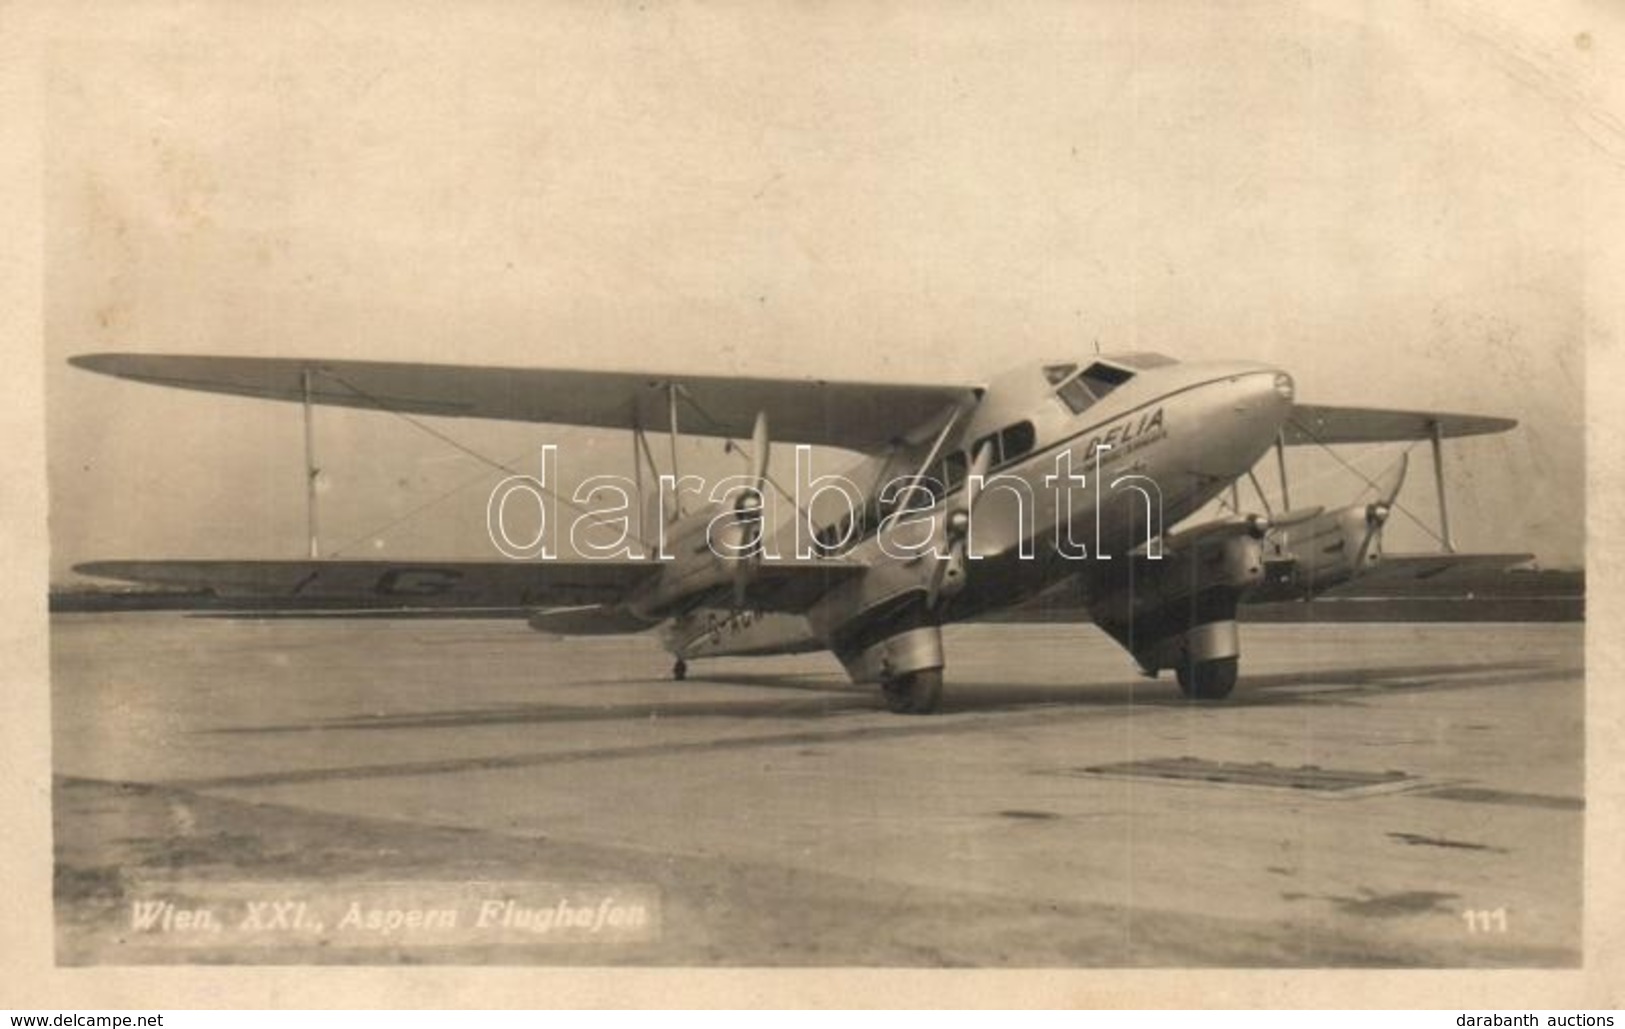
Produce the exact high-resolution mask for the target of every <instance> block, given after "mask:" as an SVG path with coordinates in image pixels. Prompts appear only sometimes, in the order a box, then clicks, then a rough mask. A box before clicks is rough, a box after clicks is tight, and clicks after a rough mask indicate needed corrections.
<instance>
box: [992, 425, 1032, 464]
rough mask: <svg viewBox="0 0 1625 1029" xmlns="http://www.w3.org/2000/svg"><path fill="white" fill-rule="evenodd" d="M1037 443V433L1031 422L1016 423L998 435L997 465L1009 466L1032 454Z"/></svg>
mask: <svg viewBox="0 0 1625 1029" xmlns="http://www.w3.org/2000/svg"><path fill="white" fill-rule="evenodd" d="M1037 442H1038V431H1037V430H1036V429H1034V428H1033V423H1032V422H1017V423H1016V424H1014V425H1012V426H1010V427H1009V428H1008V429H1005V430H1004V431H1003V432H1001V433H999V463H1000V464H1009V463H1010V462H1011V461H1014V460H1016V459H1018V458H1022V457H1025V456H1027V455H1028V454H1030V453H1032V450H1033V444H1035V443H1037Z"/></svg>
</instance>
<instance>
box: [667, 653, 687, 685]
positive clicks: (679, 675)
mask: <svg viewBox="0 0 1625 1029" xmlns="http://www.w3.org/2000/svg"><path fill="white" fill-rule="evenodd" d="M671 677H672V678H673V679H675V680H677V681H678V682H682V681H683V680H684V679H686V678H688V662H687V661H684V660H683V659H682V658H678V659H677V663H676V664H674V665H672V666H671Z"/></svg>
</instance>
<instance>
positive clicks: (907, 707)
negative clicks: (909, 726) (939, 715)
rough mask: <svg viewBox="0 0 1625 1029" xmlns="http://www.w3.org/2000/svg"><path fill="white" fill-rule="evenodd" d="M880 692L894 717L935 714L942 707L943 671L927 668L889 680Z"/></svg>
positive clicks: (882, 685)
mask: <svg viewBox="0 0 1625 1029" xmlns="http://www.w3.org/2000/svg"><path fill="white" fill-rule="evenodd" d="M880 692H881V693H882V694H884V695H885V697H886V710H888V711H890V712H891V713H892V714H894V715H930V714H935V713H936V711H937V709H938V708H940V707H941V706H942V669H940V668H925V669H921V670H920V671H918V672H910V673H909V674H907V675H900V676H898V677H897V678H895V679H887V680H886V681H885V682H883V683H881V684H880Z"/></svg>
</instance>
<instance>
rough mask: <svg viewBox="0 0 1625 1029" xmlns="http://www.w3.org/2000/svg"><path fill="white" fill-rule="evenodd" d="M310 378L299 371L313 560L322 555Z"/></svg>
mask: <svg viewBox="0 0 1625 1029" xmlns="http://www.w3.org/2000/svg"><path fill="white" fill-rule="evenodd" d="M310 379H311V372H310V369H309V368H306V369H304V370H303V372H301V373H300V382H301V385H302V386H303V388H304V407H305V527H306V529H307V530H308V532H309V534H310V559H311V560H312V561H314V560H316V559H317V558H319V557H321V556H322V555H321V547H320V546H319V545H318V543H317V533H316V525H317V522H316V478H317V476H319V475H321V469H320V468H318V467H316V423H315V412H314V405H312V404H311V402H310V394H311V389H310Z"/></svg>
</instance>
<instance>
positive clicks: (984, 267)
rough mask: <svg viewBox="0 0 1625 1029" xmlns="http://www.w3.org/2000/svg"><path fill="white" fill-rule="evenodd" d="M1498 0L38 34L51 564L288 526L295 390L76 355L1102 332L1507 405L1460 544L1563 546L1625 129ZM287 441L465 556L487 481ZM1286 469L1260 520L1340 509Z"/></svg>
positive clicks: (233, 25)
mask: <svg viewBox="0 0 1625 1029" xmlns="http://www.w3.org/2000/svg"><path fill="white" fill-rule="evenodd" d="M1513 6H1515V5H1508V6H1507V7H1506V8H1504V9H1497V8H1495V7H1494V6H1491V5H1479V4H1470V3H1465V2H1463V3H1443V4H1434V5H1415V4H1411V3H1408V2H1406V3H1398V2H1396V3H1382V2H1377V3H1370V4H1362V5H1357V6H1356V5H1344V4H1328V5H1324V6H1323V7H1319V8H1317V7H1315V6H1312V5H1311V6H1301V5H1288V4H1284V3H1271V2H1242V3H1225V4H1212V3H1207V2H1201V3H1195V2H1192V3H1179V2H1159V3H1151V4H1137V3H1128V2H1108V3H1099V4H1072V3H1067V4H1053V5H1047V4H1042V3H1040V4H1025V5H1019V11H1020V13H1019V14H1014V15H1012V14H1009V13H1004V14H1000V13H996V12H995V10H994V9H993V8H992V7H986V6H984V5H970V4H923V3H922V4H915V5H908V4H879V5H873V4H859V3H830V4H808V5H801V6H791V5H784V6H778V5H766V4H762V5H757V4H729V5H715V6H709V7H699V6H690V5H671V4H661V3H648V4H623V5H620V6H618V7H614V8H609V7H606V6H604V5H598V4H586V3H558V4H551V5H539V6H535V7H532V6H529V5H517V4H485V5H482V4H459V5H455V6H452V7H448V8H446V11H447V12H448V13H443V14H440V15H429V14H425V13H423V9H421V8H417V7H414V8H412V9H410V10H409V11H405V12H397V11H396V9H395V6H394V5H389V6H381V7H378V8H377V9H376V10H378V11H380V12H382V11H388V12H389V13H388V15H387V16H385V15H383V14H377V15H369V14H368V13H367V12H368V11H369V10H370V9H369V8H368V7H366V6H365V5H343V6H342V9H341V10H336V11H335V10H331V9H329V7H328V5H323V4H306V5H300V4H283V3H277V4H260V5H236V4H232V5H224V4H222V5H200V6H191V5H165V4H153V5H150V6H143V7H139V8H133V7H132V8H129V9H126V10H125V11H124V15H123V16H121V17H120V18H119V19H117V20H116V22H110V23H109V24H108V25H107V26H106V27H104V28H102V29H100V30H98V29H97V28H96V27H95V26H94V25H90V26H87V27H86V30H85V31H83V32H82V33H80V34H77V35H75V36H74V37H73V38H71V39H70V38H64V39H61V40H59V41H58V42H57V43H55V44H54V45H53V47H52V49H51V50H50V60H49V62H48V67H49V78H48V82H47V91H48V93H47V95H48V101H49V106H48V108H47V138H46V162H47V163H46V172H47V186H46V202H47V223H46V224H47V234H48V236H47V253H46V265H47V270H48V282H47V348H48V369H47V373H46V374H47V403H48V419H49V423H48V437H47V442H48V456H49V460H50V472H51V480H50V485H51V519H52V520H51V530H52V541H53V555H52V575H53V579H61V578H64V577H65V574H64V573H65V570H66V568H67V566H68V565H69V564H71V563H73V562H75V561H82V560H88V559H92V558H115V557H159V556H200V557H226V556H255V557H277V556H287V557H298V556H301V555H302V554H303V549H304V543H303V537H304V506H303V505H304V495H303V484H302V471H301V466H302V454H301V436H300V418H299V411H298V409H297V407H294V406H291V405H281V404H267V403H259V402H254V401H249V400H241V399H235V398H230V397H220V396H211V395H205V394H196V393H187V392H180V391H171V390H162V389H157V388H154V387H150V386H143V385H138V384H133V383H128V382H121V381H117V380H111V379H106V378H103V377H99V376H93V375H90V374H87V373H85V372H82V371H78V370H74V369H71V368H69V367H67V366H66V364H65V363H64V362H65V359H66V358H67V357H68V356H69V355H71V354H74V353H83V352H89V351H97V350H137V351H142V350H145V351H184V352H196V353H224V354H265V355H285V356H321V357H349V358H372V359H380V360H417V361H448V362H450V361H457V362H467V363H476V364H517V365H536V366H549V365H557V366H565V367H578V368H597V367H601V368H616V369H629V368H637V369H644V368H647V369H650V370H689V371H695V372H711V373H733V372H737V373H742V374H753V375H776V374H789V375H803V374H816V375H822V376H828V377H836V378H856V379H862V378H871V377H872V378H879V379H884V380H896V379H905V380H918V381H928V382H937V381H948V382H975V381H981V380H982V379H984V378H986V377H988V376H989V375H991V374H992V373H993V372H994V371H996V370H998V369H1000V368H1002V367H1004V366H1007V365H1010V364H1014V363H1017V362H1021V361H1024V360H1027V359H1029V358H1033V357H1038V356H1048V355H1077V354H1083V353H1087V352H1089V351H1090V350H1092V349H1093V345H1094V341H1096V340H1098V341H1099V343H1100V345H1101V346H1102V347H1103V348H1105V349H1107V350H1112V349H1155V350H1161V351H1163V352H1166V353H1169V354H1171V355H1174V356H1176V357H1181V358H1187V359H1196V358H1203V357H1244V358H1255V359H1261V360H1267V361H1272V362H1276V363H1279V364H1281V365H1282V366H1284V367H1286V368H1288V369H1290V370H1291V371H1292V372H1293V373H1294V375H1295V376H1296V378H1297V382H1298V391H1299V396H1300V398H1301V399H1304V400H1306V401H1314V402H1322V403H1336V404H1366V405H1382V406H1396V407H1424V408H1436V409H1443V410H1465V411H1482V412H1486V413H1496V414H1505V415H1510V416H1513V417H1516V418H1519V419H1520V420H1521V421H1522V423H1523V424H1522V426H1521V427H1520V428H1519V429H1518V430H1517V431H1515V432H1513V433H1511V434H1509V435H1506V436H1501V437H1495V438H1491V439H1488V440H1482V441H1471V442H1468V443H1465V444H1462V445H1458V446H1455V447H1453V448H1452V449H1453V453H1452V455H1451V456H1452V465H1451V475H1450V484H1451V489H1452V500H1453V504H1454V509H1453V514H1454V516H1455V517H1454V521H1455V523H1456V525H1455V528H1456V535H1457V538H1458V541H1459V543H1460V544H1461V545H1462V546H1463V548H1464V549H1478V550H1487V549H1497V550H1529V551H1533V552H1535V553H1536V554H1537V555H1539V557H1540V558H1541V559H1542V560H1543V561H1544V562H1546V563H1548V564H1578V563H1580V562H1581V561H1582V559H1583V553H1584V550H1583V540H1584V532H1583V524H1584V523H1583V502H1584V498H1585V481H1584V454H1583V443H1584V432H1583V410H1582V401H1583V385H1584V374H1585V368H1584V361H1585V350H1584V332H1585V329H1586V323H1585V315H1586V313H1585V307H1584V301H1585V297H1584V284H1585V277H1586V272H1587V268H1586V260H1585V250H1584V233H1585V231H1586V226H1587V199H1586V194H1587V184H1588V181H1589V179H1588V176H1589V175H1591V173H1592V172H1593V171H1594V168H1595V167H1596V166H1597V165H1610V164H1618V163H1619V162H1620V161H1621V160H1622V155H1625V143H1622V139H1625V135H1622V134H1621V133H1620V131H1619V127H1618V126H1617V124H1615V123H1614V122H1612V121H1610V120H1609V119H1607V118H1606V117H1605V116H1603V115H1602V114H1601V113H1599V111H1600V108H1598V107H1597V106H1596V105H1595V104H1594V103H1593V102H1592V100H1593V98H1592V97H1591V96H1590V94H1588V92H1587V89H1588V88H1589V86H1588V83H1590V82H1592V81H1593V80H1592V77H1591V76H1592V71H1591V65H1590V63H1589V62H1591V61H1592V60H1594V59H1595V58H1594V56H1593V55H1594V48H1595V43H1594V41H1593V39H1592V37H1591V36H1590V35H1588V34H1585V33H1584V31H1583V30H1584V26H1578V25H1566V24H1563V23H1562V22H1561V20H1560V19H1539V20H1536V19H1532V18H1530V17H1528V16H1520V17H1518V18H1513V17H1512V16H1511V15H1510V14H1509V13H1508V12H1509V11H1510V10H1511V9H1512V7H1513ZM1526 6H1527V5H1526ZM1345 7H1346V8H1348V10H1347V11H1345V10H1344V8H1345ZM1356 10H1357V12H1358V13H1350V12H1353V11H1356ZM1537 13H1538V12H1537ZM436 426H437V428H440V429H442V430H444V431H447V432H449V433H451V434H452V435H454V436H456V437H457V438H458V439H459V440H462V441H463V442H465V443H467V444H468V445H470V446H473V447H475V448H477V449H478V450H480V451H481V452H484V453H486V454H489V455H490V456H492V457H495V458H501V459H508V458H513V457H515V456H517V455H520V454H523V453H524V452H526V450H527V449H534V448H536V447H538V446H540V444H542V443H544V442H558V443H561V444H562V445H564V446H566V447H567V448H568V453H569V454H570V455H571V456H570V457H569V458H568V460H567V461H566V467H565V471H566V473H567V474H569V473H570V472H571V470H572V469H575V468H577V467H580V468H581V469H582V471H581V474H582V475H585V474H587V473H589V472H591V471H596V470H600V468H601V467H603V466H605V465H606V464H607V463H608V462H610V461H614V462H620V463H621V466H622V467H624V462H625V460H626V457H627V455H628V454H629V445H628V443H627V440H626V437H625V436H624V435H620V434H603V435H600V436H599V437H597V438H594V439H591V440H589V439H588V437H586V436H585V435H584V434H582V433H580V432H576V431H566V430H558V429H554V428H551V427H545V426H533V425H532V426H513V425H503V424H498V423H487V422H463V421H439V422H437V423H436ZM318 433H319V437H320V448H321V451H322V455H323V461H322V463H323V466H324V468H325V469H326V476H325V481H324V494H323V505H324V507H323V516H324V533H323V536H324V542H325V543H326V544H327V545H328V546H329V547H330V548H331V547H336V546H338V545H340V544H344V543H349V542H351V541H354V545H353V546H351V547H350V548H349V549H348V550H347V551H346V553H348V554H349V555H350V556H365V555H369V554H371V555H380V554H381V555H393V556H425V557H428V556H454V555H461V556H473V557H494V556H495V555H494V553H493V552H492V551H491V549H490V546H489V544H488V543H487V542H486V540H485V534H484V501H485V495H486V491H487V490H488V488H489V486H490V484H491V483H492V482H493V481H494V480H495V477H496V476H495V475H494V473H493V474H490V475H485V474H483V472H482V466H481V465H480V464H479V463H478V462H476V461H474V460H473V459H471V458H469V457H467V456H466V455H463V454H460V453H458V452H457V451H455V450H453V449H450V448H448V447H447V446H446V445H445V444H444V443H441V442H438V441H435V440H432V439H430V438H428V437H426V436H424V435H423V434H421V433H419V432H417V431H416V430H414V429H413V428H411V427H409V426H407V425H406V424H404V423H402V422H401V421H399V420H397V419H395V418H392V417H389V416H386V415H379V414H367V413H357V412H341V411H334V410H331V409H328V410H323V411H320V412H319V413H318ZM584 448H585V449H584ZM716 449H717V445H716V444H715V443H714V442H713V443H707V444H703V445H695V446H694V447H690V448H687V450H686V451H685V453H686V454H688V455H689V457H688V458H687V459H688V460H690V461H698V460H701V458H700V457H699V456H698V455H700V454H701V453H702V452H704V453H706V454H708V455H709V458H708V459H709V460H710V461H712V462H713V463H714V462H715V461H716V455H715V453H714V452H715V450H716ZM578 454H579V455H582V456H581V457H580V458H579V459H578V458H577V457H576V456H575V455H578ZM1391 456H1392V453H1391V452H1385V453H1382V454H1376V455H1367V456H1366V458H1365V460H1366V462H1367V467H1370V468H1373V469H1374V468H1378V467H1380V466H1381V464H1382V463H1383V462H1384V461H1386V460H1387V459H1388V458H1389V457H1391ZM1417 456H1418V457H1419V458H1422V460H1420V461H1417V462H1416V463H1414V464H1413V477H1412V480H1411V483H1410V485H1408V486H1407V488H1406V491H1405V494H1404V495H1403V496H1402V502H1404V503H1406V504H1407V505H1408V506H1410V507H1411V508H1413V509H1414V510H1415V511H1416V512H1417V513H1418V514H1419V515H1421V516H1422V517H1423V518H1424V519H1425V520H1431V519H1432V518H1433V511H1434V507H1433V502H1432V496H1431V493H1432V491H1431V471H1430V469H1429V468H1428V465H1427V463H1426V460H1425V448H1423V449H1422V450H1421V451H1419V452H1418V454H1417ZM726 467H729V468H730V469H731V468H732V467H733V466H732V465H728V466H726ZM1293 468H1294V473H1295V475H1296V476H1297V478H1298V479H1299V482H1300V486H1299V488H1298V489H1297V490H1295V494H1296V495H1295V497H1294V499H1295V500H1298V501H1300V502H1327V503H1340V502H1343V501H1344V500H1346V499H1348V498H1349V497H1351V496H1352V495H1353V494H1354V493H1355V492H1356V491H1357V489H1358V485H1359V484H1358V483H1357V482H1356V481H1355V480H1354V479H1353V478H1352V477H1350V476H1348V475H1347V474H1346V473H1342V472H1340V471H1339V470H1338V469H1337V468H1336V466H1335V465H1334V464H1333V463H1332V462H1331V461H1330V459H1329V458H1327V457H1326V456H1325V455H1324V454H1319V455H1313V454H1310V453H1307V452H1300V453H1298V454H1296V455H1295V456H1294V464H1293ZM828 470H831V471H833V470H836V465H834V464H832V465H830V467H829V468H828ZM459 484H468V485H467V488H465V489H463V490H462V491H460V492H455V493H451V495H450V496H449V497H447V498H446V499H444V500H441V501H440V502H439V503H437V504H433V505H432V506H429V507H428V509H427V510H426V511H424V512H423V513H422V514H421V515H419V516H417V517H415V518H412V519H410V520H408V521H407V522H406V523H405V524H403V525H399V526H395V527H393V528H390V529H388V531H384V532H379V531H378V530H379V529H380V528H381V527H383V526H386V525H387V524H388V523H390V522H392V521H394V520H395V519H397V518H399V517H400V516H402V515H404V514H406V513H408V512H411V511H413V510H415V509H417V508H419V507H420V506H423V505H425V504H430V502H431V501H434V500H436V498H440V497H444V496H446V495H447V493H448V491H452V490H453V489H454V487H456V486H458V485H459ZM1389 545H1390V549H1419V548H1423V547H1427V546H1429V545H1430V542H1429V540H1428V539H1427V537H1426V536H1425V535H1423V534H1422V533H1420V532H1419V531H1417V530H1415V529H1414V528H1412V527H1411V526H1409V525H1408V524H1407V523H1406V522H1405V521H1404V520H1403V519H1396V520H1395V522H1394V525H1393V528H1392V530H1391V532H1390V537H1389Z"/></svg>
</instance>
